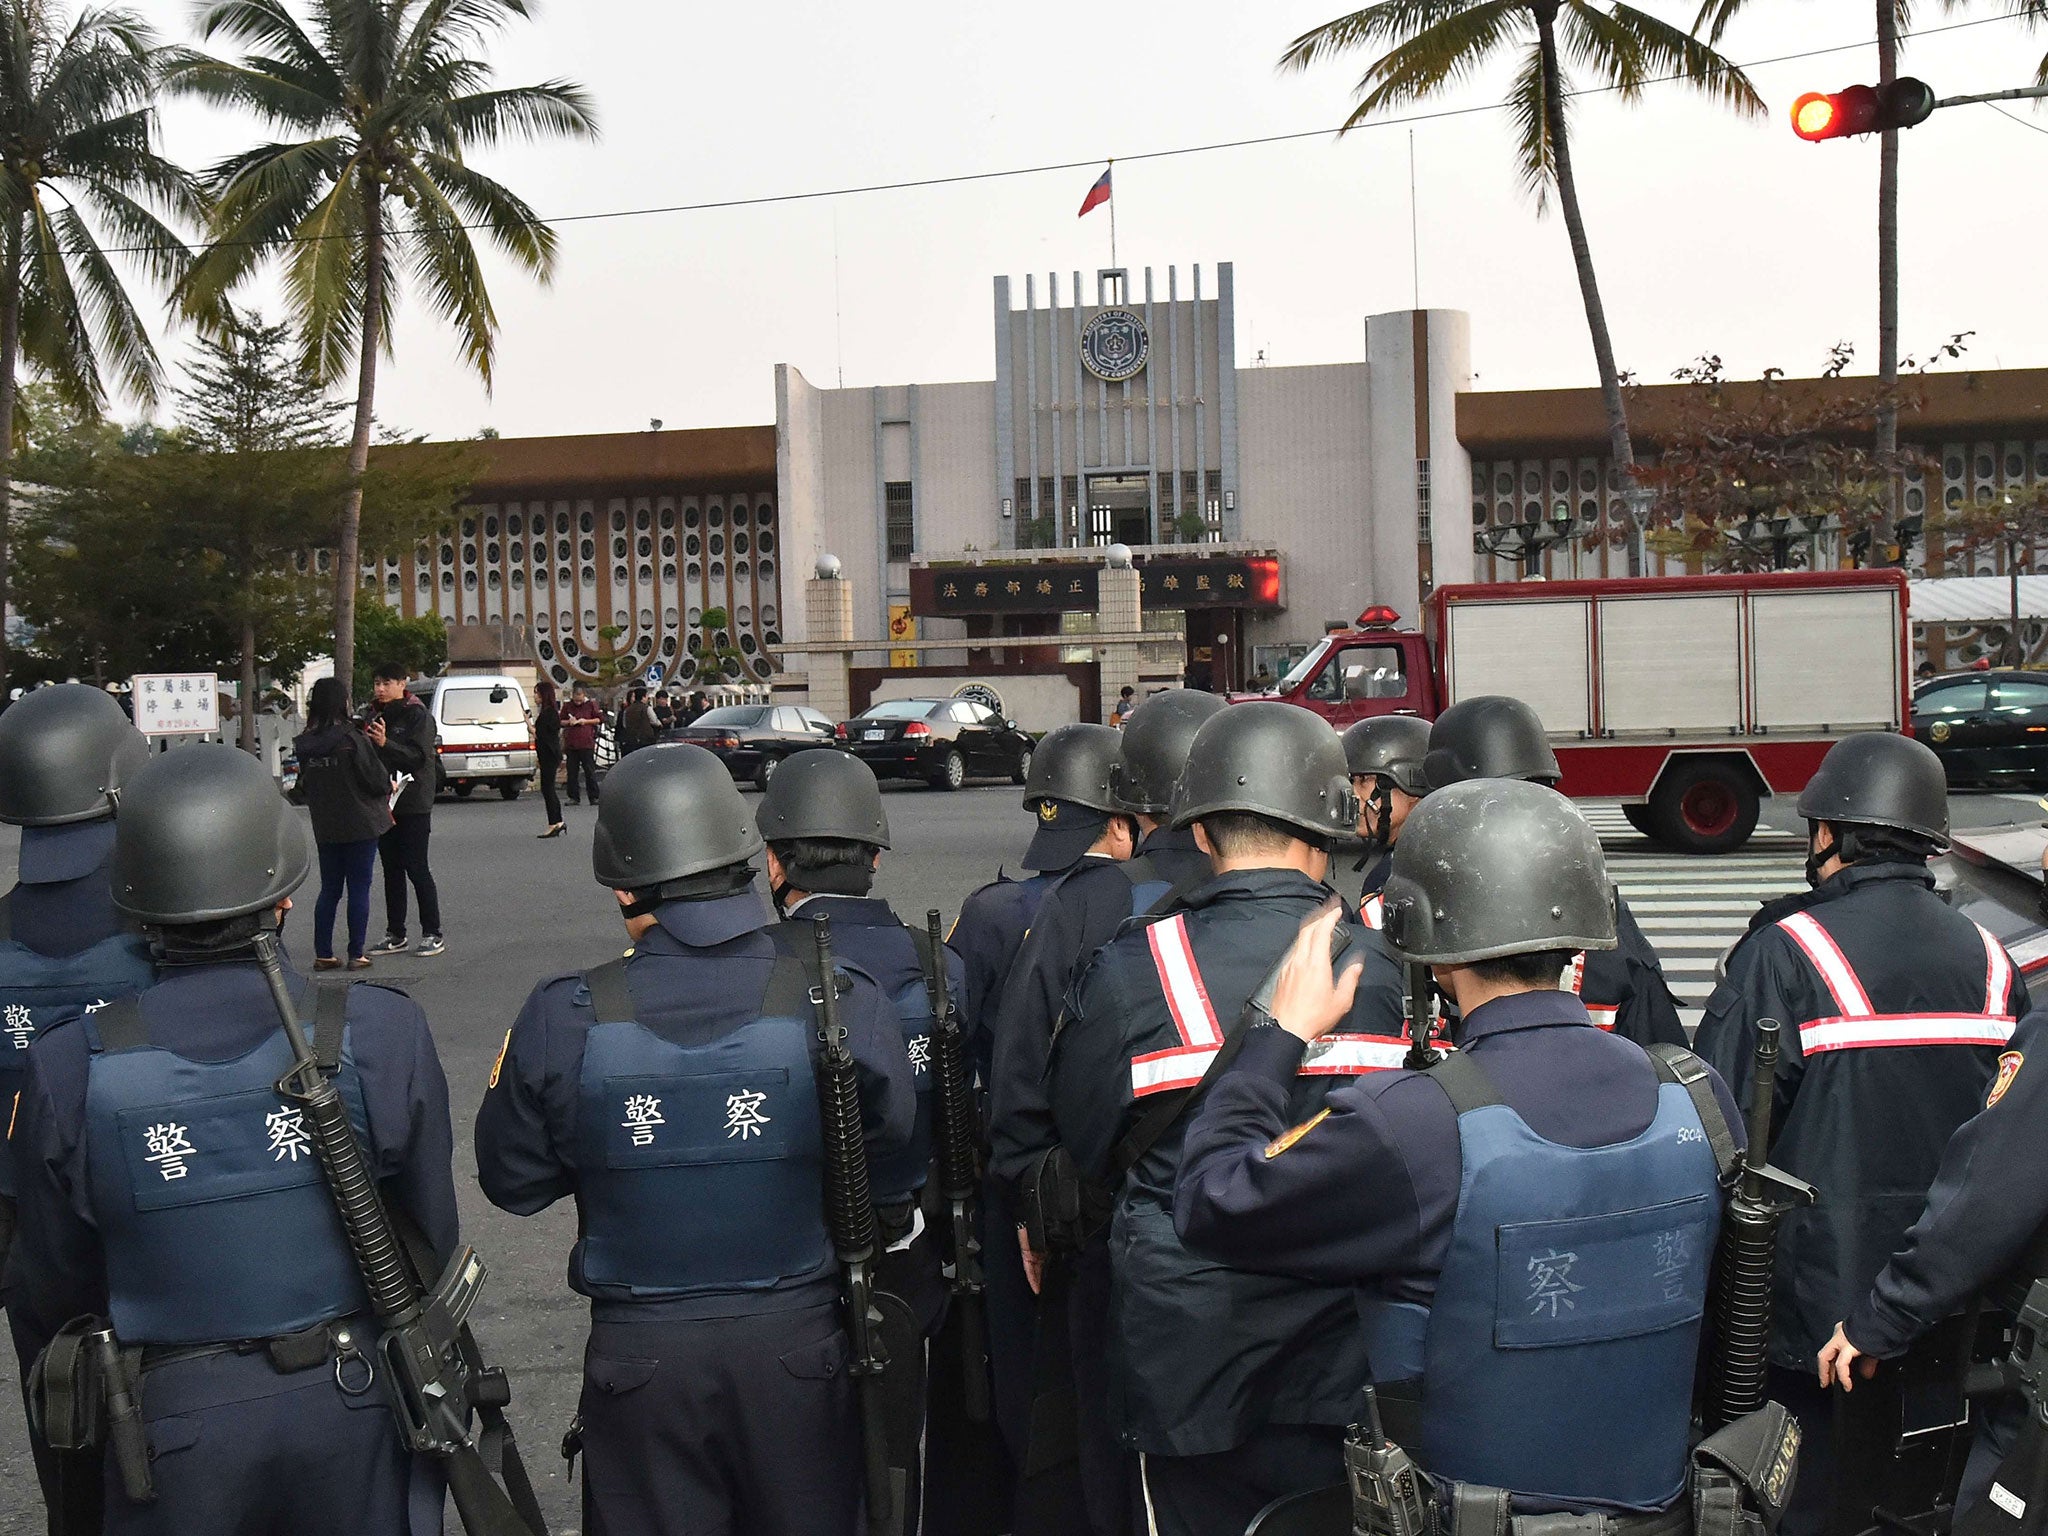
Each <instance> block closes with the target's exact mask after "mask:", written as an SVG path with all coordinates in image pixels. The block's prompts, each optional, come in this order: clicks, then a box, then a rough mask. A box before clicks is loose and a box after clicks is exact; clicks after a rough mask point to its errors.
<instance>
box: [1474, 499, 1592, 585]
mask: <svg viewBox="0 0 2048 1536" xmlns="http://www.w3.org/2000/svg"><path fill="white" fill-rule="evenodd" d="M1571 536H1572V509H1571V503H1570V502H1567V501H1560V502H1557V503H1555V504H1554V505H1553V506H1552V507H1551V510H1550V515H1549V516H1548V517H1539V518H1526V519H1524V520H1523V521H1521V522H1519V523H1500V524H1497V525H1494V526H1491V527H1486V528H1481V529H1478V530H1477V531H1476V532H1474V533H1473V535H1472V547H1473V549H1475V550H1477V551H1478V552H1479V553H1480V554H1482V555H1493V556H1495V557H1496V558H1498V559H1503V560H1512V561H1514V562H1515V563H1516V564H1517V565H1519V566H1521V567H1522V574H1523V575H1525V576H1528V575H1533V574H1534V573H1535V570H1536V567H1537V564H1538V563H1539V562H1540V561H1541V560H1542V558H1543V551H1545V550H1546V549H1548V548H1550V547H1551V546H1552V545H1553V544H1561V543H1563V542H1564V541H1565V540H1566V539H1568V538H1570V537H1571Z"/></svg>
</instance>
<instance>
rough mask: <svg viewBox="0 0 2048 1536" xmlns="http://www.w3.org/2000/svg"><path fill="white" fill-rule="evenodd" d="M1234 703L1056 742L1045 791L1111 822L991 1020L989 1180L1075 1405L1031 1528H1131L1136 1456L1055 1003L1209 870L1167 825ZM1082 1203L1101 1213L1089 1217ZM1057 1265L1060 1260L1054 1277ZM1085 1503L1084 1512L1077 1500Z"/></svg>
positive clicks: (1048, 910)
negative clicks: (1062, 1068) (1192, 761)
mask: <svg viewBox="0 0 2048 1536" xmlns="http://www.w3.org/2000/svg"><path fill="white" fill-rule="evenodd" d="M1227 707H1228V706H1227V705H1225V703H1224V702H1223V700H1221V699H1219V698H1217V697H1215V695H1213V694H1206V693H1199V692H1196V691H1194V690H1192V689H1185V688H1181V689H1173V690H1170V691H1168V692H1164V693H1158V694H1154V695H1152V696H1151V697H1149V698H1147V699H1146V700H1145V702H1144V703H1143V704H1141V705H1139V706H1138V707H1137V709H1136V710H1135V711H1134V712H1133V713H1132V715H1131V716H1130V718H1129V720H1128V722H1127V723H1126V724H1125V726H1124V728H1123V731H1122V732H1121V739H1119V733H1117V732H1113V731H1108V730H1105V729H1103V728H1102V727H1099V726H1092V725H1080V726H1069V727H1067V728H1066V729H1065V730H1064V731H1061V732H1056V733H1055V736H1057V737H1059V738H1060V743H1059V745H1060V752H1061V755H1060V759H1059V764H1058V777H1057V780H1056V781H1051V780H1049V783H1050V784H1051V786H1052V787H1053V788H1054V789H1056V791H1057V794H1058V798H1060V799H1061V800H1063V801H1065V802H1067V803H1069V804H1074V805H1080V806H1085V807H1088V808H1091V809H1094V810H1098V811H1100V812H1102V813H1103V814H1104V816H1105V817H1106V820H1105V821H1104V823H1103V827H1104V830H1103V833H1102V835H1101V836H1099V837H1098V838H1097V839H1096V841H1095V842H1094V843H1093V844H1092V845H1091V846H1090V848H1089V850H1088V853H1087V854H1086V855H1085V856H1084V857H1083V858H1082V859H1081V860H1080V861H1079V862H1078V863H1076V864H1074V865H1073V866H1072V867H1070V868H1069V869H1068V870H1067V871H1066V872H1065V873H1064V874H1062V875H1061V876H1060V877H1059V879H1058V881H1057V882H1055V884H1054V885H1053V888H1052V889H1051V891H1050V892H1048V893H1047V895H1046V897H1045V899H1044V900H1043V901H1042V902H1040V903H1039V907H1038V913H1037V916H1036V917H1034V918H1033V919H1032V924H1031V932H1030V934H1029V935H1028V936H1027V937H1026V939H1025V940H1024V944H1023V947H1022V948H1021V949H1020V950H1019V951H1018V954H1017V960H1016V963H1015V965H1014V966H1013V967H1012V969H1011V972H1010V980H1009V983H1008V985H1007V986H1005V988H1004V999H1003V1007H1002V1010H1001V1012H1000V1014H999V1015H998V1021H997V1025H996V1038H995V1080H994V1083H993V1085H992V1091H991V1095H990V1101H991V1114H990V1122H989V1142H990V1158H989V1175H990V1178H991V1179H992V1180H995V1181H997V1182H1000V1183H1001V1184H1002V1185H1003V1186H1004V1191H1005V1194H1006V1196H1007V1197H1008V1199H1009V1200H1010V1201H1011V1202H1012V1203H1013V1208H1014V1209H1015V1210H1016V1211H1017V1212H1018V1213H1019V1221H1018V1223H1017V1236H1018V1242H1019V1243H1020V1245H1021V1247H1022V1249H1023V1256H1024V1264H1025V1272H1026V1276H1027V1278H1028V1279H1029V1280H1030V1282H1031V1287H1032V1289H1033V1290H1034V1291H1035V1292H1037V1293H1038V1296H1039V1303H1038V1309H1037V1310H1038V1320H1037V1333H1036V1345H1035V1348H1034V1356H1035V1358H1034V1365H1033V1371H1032V1377H1033V1380H1032V1389H1033V1393H1034V1396H1035V1397H1037V1398H1039V1399H1041V1400H1048V1399H1058V1398H1066V1399H1068V1400H1070V1401H1071V1404H1072V1406H1071V1408H1070V1409H1067V1410H1064V1411H1058V1412H1054V1411H1051V1410H1050V1408H1049V1407H1048V1408H1047V1409H1046V1410H1041V1411H1035V1412H1034V1414H1033V1422H1034V1423H1037V1424H1039V1425H1041V1426H1045V1425H1048V1424H1053V1423H1058V1424H1061V1425H1064V1424H1065V1423H1067V1422H1068V1421H1069V1420H1071V1421H1072V1423H1073V1425H1074V1449H1075V1451H1076V1452H1077V1462H1076V1464H1075V1465H1074V1466H1073V1467H1071V1468H1069V1467H1067V1466H1065V1465H1063V1464H1062V1463H1063V1460H1064V1458H1060V1457H1056V1456H1054V1455H1053V1454H1052V1453H1049V1452H1048V1451H1047V1450H1046V1448H1045V1447H1044V1446H1043V1445H1039V1446H1034V1447H1033V1449H1032V1452H1031V1453H1030V1454H1029V1455H1028V1456H1027V1462H1028V1463H1029V1464H1030V1465H1031V1466H1032V1467H1034V1468H1036V1469H1039V1473H1040V1475H1039V1476H1038V1478H1037V1479H1036V1483H1035V1484H1034V1482H1033V1481H1032V1480H1030V1479H1027V1481H1026V1484H1025V1486H1024V1488H1023V1489H1022V1490H1021V1494H1020V1499H1019V1505H1018V1518H1019V1528H1020V1529H1021V1530H1037V1529H1045V1528H1053V1529H1060V1530H1077V1529H1092V1530H1093V1531H1095V1532H1096V1533H1097V1536H1114V1533H1116V1532H1120V1531H1122V1530H1124V1529H1125V1528H1126V1527H1127V1526H1128V1525H1129V1522H1130V1513H1131V1504H1132V1500H1131V1491H1130V1482H1131V1477H1130V1474H1131V1471H1132V1462H1131V1458H1130V1456H1129V1454H1128V1453H1127V1452H1126V1451H1125V1450H1124V1449H1123V1447H1122V1446H1121V1445H1119V1444H1118V1443H1117V1440H1116V1436H1115V1434H1114V1433H1113V1432H1112V1430H1111V1429H1110V1426H1109V1417H1108V1398H1109V1377H1108V1369H1107V1361H1108V1353H1109V1350H1108V1346H1109V1338H1108V1327H1109V1251H1108V1247H1107V1243H1106V1241H1105V1240H1104V1238H1103V1236H1102V1234H1101V1233H1100V1232H1099V1231H1093V1230H1091V1229H1093V1228H1099V1227H1100V1226H1101V1225H1102V1224H1103V1222H1104V1220H1105V1218H1106V1215H1107V1212H1106V1210H1101V1211H1098V1210H1095V1209H1093V1207H1095V1206H1097V1205H1099V1204H1100V1202H1101V1192H1100V1191H1096V1190H1088V1191H1085V1192H1084V1191H1083V1190H1082V1189H1081V1187H1080V1184H1079V1181H1078V1179H1077V1178H1076V1177H1075V1176H1074V1173H1073V1165H1072V1163H1071V1161H1070V1160H1069V1159H1068V1158H1067V1157H1066V1155H1065V1154H1064V1153H1063V1152H1062V1151H1060V1149H1059V1145H1058V1143H1059V1137H1058V1133H1057V1132H1056V1130H1055V1129H1054V1127H1053V1123H1052V1113H1051V1109H1050V1107H1049V1106H1048V1105H1047V1103H1046V1097H1045V1065H1046V1057H1047V1055H1048V1053H1049V1052H1050V1050H1051V1047H1052V1037H1053V1031H1054V1029H1055V1027H1056V1025H1057V1021H1058V1019H1059V1013H1060V1004H1061V1002H1062V1001H1063V1000H1064V999H1065V997H1066V993H1067V987H1068V984H1069V983H1070V982H1071V981H1072V980H1073V978H1074V975H1075V973H1076V972H1077V971H1078V970H1079V968H1080V967H1081V966H1082V965H1083V964H1084V963H1085V962H1086V961H1087V959H1088V957H1089V956H1091V955H1093V954H1094V953H1095V951H1096V950H1097V949H1099V948H1101V947H1102V946H1103V945H1104V944H1106V943H1108V942H1109V940H1110V939H1111V938H1113V937H1114V936H1115V934H1116V931H1117V929H1118V928H1119V927H1120V926H1121V925H1122V924H1124V923H1125V922H1127V921H1129V920H1130V919H1131V918H1133V917H1135V916H1138V915H1140V914H1142V913H1144V912H1146V911H1149V910H1157V909H1164V908H1166V907H1170V906H1172V905H1174V904H1176V903H1177V901H1178V898H1179V897H1181V896H1183V895H1185V894H1186V893H1187V892H1189V891H1191V890H1193V889H1194V888H1196V887H1197V886H1198V885H1199V884H1200V883H1201V882H1202V880H1203V879H1205V878H1206V877H1207V876H1208V874H1209V873H1210V864H1209V858H1208V855H1206V854H1205V853H1203V852H1202V851H1201V849H1200V848H1199V847H1197V846H1196V845H1195V841H1194V834H1193V833H1192V832H1191V831H1189V830H1188V829H1186V828H1172V827H1166V826H1162V825H1161V818H1163V817H1164V816H1165V815H1166V812H1167V808H1168V805H1169V804H1170V802H1171V800H1172V795H1173V786H1174V783H1175V781H1176V779H1177V778H1178V777H1179V774H1180V765H1181V764H1182V762H1184V761H1185V760H1186V757H1187V751H1188V748H1189V746H1190V745H1191V744H1192V743H1193V741H1194V737H1195V732H1196V731H1197V730H1198V729H1199V728H1200V727H1201V724H1202V722H1203V721H1204V720H1206V719H1208V718H1209V717H1210V716H1211V715H1213V714H1215V713H1216V712H1217V711H1219V710H1221V709H1224V708H1227ZM1052 744H1053V739H1052V738H1048V739H1047V745H1048V747H1050V746H1051V745H1052ZM1084 1202H1085V1203H1086V1204H1088V1205H1089V1206H1090V1207H1091V1209H1089V1210H1088V1211H1086V1212H1085V1213H1084V1211H1083V1209H1082V1206H1083V1204H1084ZM1048 1261H1055V1262H1054V1268H1053V1271H1052V1273H1051V1274H1050V1275H1048V1273H1047V1270H1046V1266H1047V1264H1048ZM1074 1473H1078V1478H1076V1477H1074V1476H1073V1475H1072V1474H1074ZM1077 1483H1078V1487H1077V1486H1076V1484H1077ZM1077 1492H1078V1494H1079V1498H1078V1500H1077V1499H1076V1497H1075V1495H1076V1493H1077ZM1077 1502H1078V1503H1080V1504H1081V1505H1083V1506H1084V1507H1081V1508H1076V1507H1074V1506H1075V1504H1076V1503H1077Z"/></svg>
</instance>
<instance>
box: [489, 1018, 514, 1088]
mask: <svg viewBox="0 0 2048 1536" xmlns="http://www.w3.org/2000/svg"><path fill="white" fill-rule="evenodd" d="M511 1049H512V1031H511V1030H509V1029H508V1030H506V1031H505V1039H504V1042H503V1043H502V1044H500V1045H499V1047H498V1059H497V1060H496V1061H494V1062H492V1063H491V1081H490V1084H489V1086H490V1087H492V1088H495V1087H497V1086H498V1074H499V1073H500V1072H502V1071H504V1070H505V1053H506V1052H507V1051H509V1050H511Z"/></svg>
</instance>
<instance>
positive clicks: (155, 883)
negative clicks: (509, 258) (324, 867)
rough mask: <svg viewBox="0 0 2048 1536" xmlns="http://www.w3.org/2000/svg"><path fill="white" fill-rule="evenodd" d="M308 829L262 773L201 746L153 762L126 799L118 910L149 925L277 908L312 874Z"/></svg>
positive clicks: (117, 865)
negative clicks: (307, 836) (308, 873)
mask: <svg viewBox="0 0 2048 1536" xmlns="http://www.w3.org/2000/svg"><path fill="white" fill-rule="evenodd" d="M311 863H312V855H311V853H310V852H309V851H308V849H307V838H306V832H305V829H304V828H303V827H301V826H300V825H299V822H298V819H297V818H296V817H295V816H293V815H292V813H291V808H290V807H289V806H287V805H286V804H285V801H284V796H283V795H281V794H279V793H278V788H277V784H276V782H275V781H274V780H273V779H272V778H271V777H270V774H269V772H268V771H267V770H265V768H264V766H263V765H262V764H261V763H259V762H257V761H256V759H255V758H253V757H251V756H250V755H249V754H248V753H246V752H238V751H236V750H235V749H234V748H233V747H222V746H214V745H212V744H211V743H200V744H198V745H194V746H189V747H178V748H176V749H174V750H172V751H170V752H165V753H163V754H162V755H161V756H157V757H152V758H150V759H149V761H148V762H147V763H145V764H144V765H143V767H142V769H141V771H140V772H138V773H137V774H136V775H135V777H134V778H133V779H131V780H130V781H129V784H128V787H127V789H126V790H125V791H123V793H122V795H121V814H120V816H119V817H118V818H117V819H116V821H115V823H114V860H113V882H114V905H115V906H117V907H119V908H120V909H121V910H122V911H123V912H125V913H127V914H128V915H129V916H130V917H132V918H135V919H136V920H137V921H138V922H142V923H146V924H150V925H152V926H165V925H177V924H181V923H211V922H218V921H220V920H222V919H224V918H230V917H243V916H246V915H248V914H249V913H252V912H262V911H264V910H266V909H267V908H270V907H274V906H276V905H277V904H278V903H279V902H280V901H282V900H284V898H285V897H287V896H289V895H290V894H291V893H292V892H293V891H295V890H297V889H298V888H299V885H300V884H301V883H302V882H303V881H304V880H305V878H306V872H307V870H308V869H309V868H310V867H311Z"/></svg>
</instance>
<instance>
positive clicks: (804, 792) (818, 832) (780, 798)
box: [754, 747, 889, 848]
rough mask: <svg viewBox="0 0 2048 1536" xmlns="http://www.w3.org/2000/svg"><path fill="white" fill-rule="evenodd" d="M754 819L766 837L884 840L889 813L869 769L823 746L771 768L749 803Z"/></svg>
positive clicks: (772, 840)
mask: <svg viewBox="0 0 2048 1536" xmlns="http://www.w3.org/2000/svg"><path fill="white" fill-rule="evenodd" d="M754 824H755V826H757V827H758V828H760V831H761V838H762V841H764V842H770V843H779V842H783V841H786V840H787V839H790V838H795V837H837V838H844V839H846V840H847V841H849V842H855V843H867V844H870V845H871V846H873V847H876V848H886V847H888V846H889V817H888V813H887V812H885V811H884V810H883V809H882V791H881V787H880V786H879V785H878V784H876V783H875V773H874V770H873V769H872V768H870V767H868V765H867V764H866V763H863V762H862V761H861V760H860V759H859V758H857V757H849V756H847V755H846V754H845V753H844V752H835V751H833V750H831V749H830V748H828V747H814V748H812V749H811V750H810V751H808V752H799V753H797V754H796V755H795V756H793V757H790V758H788V759H787V760H785V761H784V762H783V764H782V766H781V767H779V768H777V769H776V770H775V773H774V776H773V777H772V778H770V779H769V780H768V788H767V789H766V791H764V792H763V794H762V796H761V803H760V805H758V806H757V807H755V809H754Z"/></svg>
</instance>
